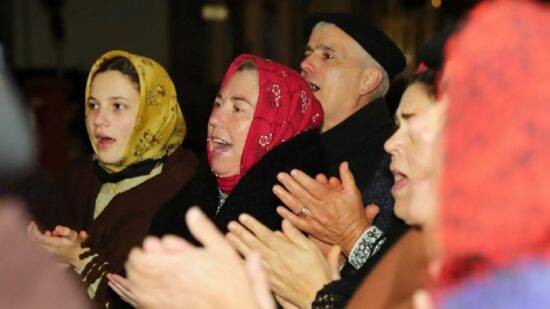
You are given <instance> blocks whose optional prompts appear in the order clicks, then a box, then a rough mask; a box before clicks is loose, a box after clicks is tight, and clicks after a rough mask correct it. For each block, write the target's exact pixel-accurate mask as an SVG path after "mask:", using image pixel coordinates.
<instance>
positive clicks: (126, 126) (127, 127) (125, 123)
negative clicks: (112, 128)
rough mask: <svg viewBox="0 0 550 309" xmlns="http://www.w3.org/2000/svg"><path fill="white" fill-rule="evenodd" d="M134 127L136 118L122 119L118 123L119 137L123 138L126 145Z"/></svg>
mask: <svg viewBox="0 0 550 309" xmlns="http://www.w3.org/2000/svg"><path fill="white" fill-rule="evenodd" d="M135 125H136V117H131V116H130V117H122V118H121V119H120V122H119V126H118V128H117V129H118V131H119V132H120V136H121V137H122V138H124V143H125V144H126V143H128V140H129V139H130V137H131V136H132V133H134V129H135Z"/></svg>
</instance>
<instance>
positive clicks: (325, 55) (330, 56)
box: [323, 52, 334, 60]
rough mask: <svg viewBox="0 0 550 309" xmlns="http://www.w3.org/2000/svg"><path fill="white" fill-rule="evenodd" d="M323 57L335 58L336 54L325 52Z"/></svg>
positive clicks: (327, 58) (326, 58)
mask: <svg viewBox="0 0 550 309" xmlns="http://www.w3.org/2000/svg"><path fill="white" fill-rule="evenodd" d="M323 58H325V60H329V59H334V56H333V55H332V54H331V53H327V52H324V53H323Z"/></svg>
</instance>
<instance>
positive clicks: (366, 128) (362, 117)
mask: <svg viewBox="0 0 550 309" xmlns="http://www.w3.org/2000/svg"><path fill="white" fill-rule="evenodd" d="M393 127H394V124H393V121H392V118H391V115H390V112H389V109H388V104H387V103H386V100H385V99H384V98H378V99H376V100H374V101H372V102H370V103H369V104H367V105H365V106H364V107H363V108H361V109H360V110H358V111H357V112H355V113H353V114H352V115H351V116H349V117H348V118H346V119H345V120H344V121H342V122H341V123H339V124H338V125H336V126H335V127H333V128H332V129H330V130H328V131H326V132H324V133H323V134H321V143H322V144H323V146H324V148H325V153H326V155H327V158H331V157H334V156H335V155H337V154H339V153H341V152H343V151H345V150H346V149H348V148H350V145H351V144H355V143H368V141H369V140H371V139H372V138H373V137H376V135H377V134H382V133H383V132H386V131H387V130H388V129H389V128H390V129H391V128H393ZM381 130H382V131H381ZM365 146H366V145H365Z"/></svg>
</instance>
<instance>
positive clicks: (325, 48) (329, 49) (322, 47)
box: [304, 43, 336, 53]
mask: <svg viewBox="0 0 550 309" xmlns="http://www.w3.org/2000/svg"><path fill="white" fill-rule="evenodd" d="M304 49H305V51H313V50H314V49H320V50H323V51H327V50H328V51H331V52H333V53H335V52H336V50H335V49H334V48H332V47H330V46H329V45H326V44H322V43H321V44H318V45H317V46H316V47H315V48H314V47H311V46H310V45H309V44H308V45H306V47H305V48H304Z"/></svg>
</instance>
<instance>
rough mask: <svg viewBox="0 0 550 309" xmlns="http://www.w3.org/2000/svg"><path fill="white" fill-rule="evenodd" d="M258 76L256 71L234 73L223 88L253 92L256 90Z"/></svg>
mask: <svg viewBox="0 0 550 309" xmlns="http://www.w3.org/2000/svg"><path fill="white" fill-rule="evenodd" d="M258 83H259V76H258V71H256V70H244V71H237V72H235V73H234V74H233V75H232V76H231V77H230V78H229V80H228V81H227V84H226V85H225V86H224V89H225V90H229V89H232V90H253V89H258Z"/></svg>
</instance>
